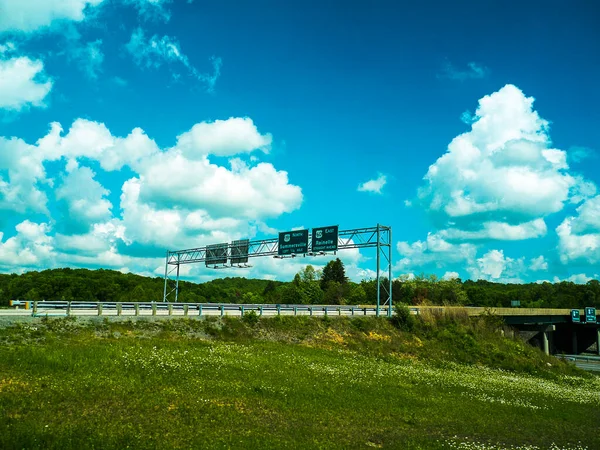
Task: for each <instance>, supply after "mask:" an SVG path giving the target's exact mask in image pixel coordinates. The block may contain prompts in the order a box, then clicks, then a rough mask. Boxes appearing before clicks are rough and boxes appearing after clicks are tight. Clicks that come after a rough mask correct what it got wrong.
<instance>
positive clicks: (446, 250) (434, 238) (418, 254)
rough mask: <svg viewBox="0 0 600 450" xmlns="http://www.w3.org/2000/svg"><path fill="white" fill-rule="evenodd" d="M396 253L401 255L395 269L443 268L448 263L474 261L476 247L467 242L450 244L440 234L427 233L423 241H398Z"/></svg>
mask: <svg viewBox="0 0 600 450" xmlns="http://www.w3.org/2000/svg"><path fill="white" fill-rule="evenodd" d="M397 250H398V253H400V255H401V256H402V258H401V259H400V261H399V262H398V263H397V264H396V265H395V267H394V269H395V270H401V271H406V270H412V271H417V270H416V269H418V268H422V267H427V266H431V267H435V268H443V267H445V266H446V265H448V264H455V263H461V264H468V263H471V262H472V261H474V259H475V255H476V254H477V247H476V246H475V245H473V244H469V243H461V244H452V243H450V242H448V241H446V240H444V239H443V238H442V237H440V235H438V234H435V233H429V234H428V235H427V239H426V240H425V241H416V242H413V243H412V244H411V243H409V242H398V244H397Z"/></svg>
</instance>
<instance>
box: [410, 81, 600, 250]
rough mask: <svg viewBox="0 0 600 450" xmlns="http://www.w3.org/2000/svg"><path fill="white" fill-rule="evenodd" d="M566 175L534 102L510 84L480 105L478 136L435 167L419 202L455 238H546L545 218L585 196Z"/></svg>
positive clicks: (464, 139) (472, 134)
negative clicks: (575, 197)
mask: <svg viewBox="0 0 600 450" xmlns="http://www.w3.org/2000/svg"><path fill="white" fill-rule="evenodd" d="M567 169H568V165H567V161H566V152H564V151H562V150H558V149H554V148H551V146H550V138H549V136H548V122H546V121H545V120H544V119H542V118H541V117H540V116H539V115H538V113H537V112H536V111H534V110H533V98H531V97H525V95H524V94H523V93H522V92H521V91H520V90H519V89H518V88H517V87H515V86H513V85H506V86H505V87H503V88H502V89H500V90H499V91H498V92H495V93H493V94H491V95H487V96H485V97H483V98H482V99H481V100H480V101H479V107H478V108H477V111H476V112H475V116H474V121H473V123H472V125H471V130H470V131H468V132H466V133H463V134H461V135H459V136H457V137H456V138H454V140H453V141H452V142H451V143H450V145H449V146H448V151H447V152H446V153H445V154H444V155H443V156H441V157H440V158H439V159H438V160H437V161H436V162H435V163H434V164H432V165H431V166H430V167H429V170H428V172H427V174H426V175H425V177H424V180H425V185H424V186H422V187H421V188H420V189H419V191H418V198H419V201H420V203H421V205H422V206H423V207H425V208H426V209H427V211H428V212H429V213H430V215H431V216H432V218H434V220H435V223H436V225H437V226H438V227H439V228H446V227H448V228H451V229H449V230H448V232H447V234H448V236H449V237H450V236H452V238H455V239H484V238H489V239H503V240H516V239H527V238H533V237H539V236H542V235H544V234H545V233H546V224H545V222H544V217H545V216H547V215H549V214H552V213H556V212H558V211H560V210H561V209H562V208H563V206H564V204H565V203H566V202H568V201H571V200H572V199H573V198H574V196H575V194H576V193H577V194H578V195H579V194H581V182H582V180H581V179H578V178H577V177H574V176H572V175H570V174H569V173H568V171H567ZM583 191H584V192H588V191H589V189H587V188H585V189H583ZM579 197H581V195H579ZM577 200H579V198H578V199H577Z"/></svg>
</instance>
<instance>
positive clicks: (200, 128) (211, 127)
mask: <svg viewBox="0 0 600 450" xmlns="http://www.w3.org/2000/svg"><path fill="white" fill-rule="evenodd" d="M272 140H273V138H272V136H271V135H270V134H269V133H267V134H264V135H262V134H260V133H259V132H258V129H257V128H256V125H254V122H253V121H252V119H250V118H249V117H244V118H242V117H231V118H229V119H228V120H215V121H214V122H201V123H197V124H196V125H194V126H193V127H192V129H191V130H189V131H186V132H185V133H182V134H181V135H179V136H178V137H177V147H178V148H179V149H181V151H182V152H183V154H184V155H185V156H186V157H188V158H191V159H196V158H198V157H204V156H205V155H208V154H211V155H216V156H232V155H237V154H240V153H250V152H252V151H254V150H261V151H263V152H265V153H268V152H269V150H270V147H271V142H272Z"/></svg>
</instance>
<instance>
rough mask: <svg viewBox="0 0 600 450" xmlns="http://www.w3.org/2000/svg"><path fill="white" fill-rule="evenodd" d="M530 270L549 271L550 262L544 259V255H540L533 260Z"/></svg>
mask: <svg viewBox="0 0 600 450" xmlns="http://www.w3.org/2000/svg"><path fill="white" fill-rule="evenodd" d="M529 270H531V271H533V272H538V271H540V270H548V262H547V261H546V260H545V259H544V256H543V255H540V256H538V257H537V258H531V261H530V265H529Z"/></svg>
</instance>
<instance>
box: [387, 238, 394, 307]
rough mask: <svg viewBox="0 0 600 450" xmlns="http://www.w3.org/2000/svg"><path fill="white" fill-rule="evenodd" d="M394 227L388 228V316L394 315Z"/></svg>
mask: <svg viewBox="0 0 600 450" xmlns="http://www.w3.org/2000/svg"><path fill="white" fill-rule="evenodd" d="M392 242H393V241H392V227H389V228H388V244H389V246H388V281H389V283H390V292H389V296H390V304H389V307H388V317H392V306H393V305H392V288H393V283H392Z"/></svg>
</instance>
